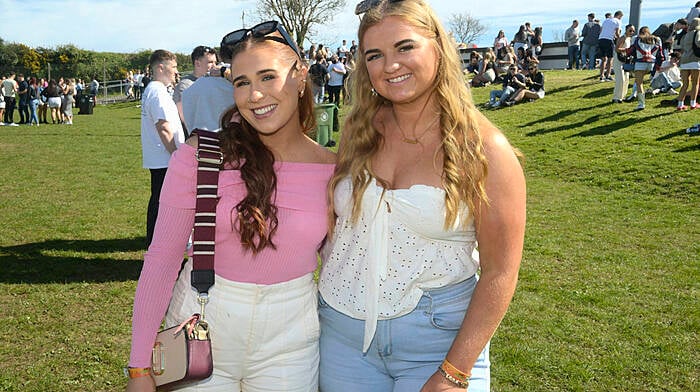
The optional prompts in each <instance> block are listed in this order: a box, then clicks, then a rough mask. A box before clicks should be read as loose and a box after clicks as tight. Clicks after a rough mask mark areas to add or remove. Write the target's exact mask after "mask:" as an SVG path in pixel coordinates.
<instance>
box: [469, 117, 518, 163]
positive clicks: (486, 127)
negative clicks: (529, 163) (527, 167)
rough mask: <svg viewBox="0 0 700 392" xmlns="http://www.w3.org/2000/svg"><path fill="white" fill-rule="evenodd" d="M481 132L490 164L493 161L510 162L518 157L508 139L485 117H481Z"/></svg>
mask: <svg viewBox="0 0 700 392" xmlns="http://www.w3.org/2000/svg"><path fill="white" fill-rule="evenodd" d="M479 116H480V118H479V120H478V122H479V132H480V133H481V138H482V142H483V144H484V151H485V153H486V157H487V159H488V160H489V162H491V161H493V160H501V159H505V160H510V159H515V160H516V161H517V156H516V153H515V149H514V148H513V146H512V145H511V144H510V142H509V141H508V138H507V137H506V136H505V135H504V134H503V132H501V131H500V130H499V129H498V128H496V126H495V125H494V124H493V123H492V122H491V121H489V120H488V119H487V118H486V117H484V116H483V115H481V114H480V115H479Z"/></svg>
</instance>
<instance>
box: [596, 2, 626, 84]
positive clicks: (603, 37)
mask: <svg viewBox="0 0 700 392" xmlns="http://www.w3.org/2000/svg"><path fill="white" fill-rule="evenodd" d="M621 20H622V11H615V15H614V16H613V17H612V18H606V19H605V20H604V21H603V24H602V25H601V26H600V35H599V36H598V48H599V49H600V58H601V60H600V81H601V82H605V81H610V80H613V79H612V77H611V76H610V73H611V71H612V59H613V56H614V55H615V49H614V48H615V40H617V38H618V37H619V36H620V31H621V28H620V26H622V22H621Z"/></svg>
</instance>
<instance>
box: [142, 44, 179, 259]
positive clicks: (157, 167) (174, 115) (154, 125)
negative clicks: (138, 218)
mask: <svg viewBox="0 0 700 392" xmlns="http://www.w3.org/2000/svg"><path fill="white" fill-rule="evenodd" d="M149 67H150V69H151V75H153V76H152V80H151V82H150V83H148V86H147V87H146V90H144V92H143V99H142V102H141V149H142V154H143V167H144V168H145V169H149V171H150V172H151V197H150V199H149V201H148V213H147V215H146V246H148V245H150V244H151V240H152V239H153V230H154V228H155V224H156V218H157V217H158V200H159V199H160V189H161V188H162V187H163V180H164V179H165V172H166V171H167V169H168V162H169V161H170V155H171V154H172V153H173V152H174V151H175V149H177V147H178V146H179V145H180V144H182V143H183V142H184V141H185V134H184V132H183V130H182V125H181V123H180V116H179V114H178V112H177V106H175V102H174V101H173V99H172V97H171V96H170V93H168V87H169V86H170V87H172V86H173V85H174V84H175V76H176V75H177V57H175V54H173V53H171V52H169V51H167V50H163V49H159V50H156V51H155V52H153V54H151V57H150V59H149Z"/></svg>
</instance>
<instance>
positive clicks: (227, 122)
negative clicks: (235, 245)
mask: <svg viewBox="0 0 700 392" xmlns="http://www.w3.org/2000/svg"><path fill="white" fill-rule="evenodd" d="M257 45H269V46H271V47H274V52H273V53H274V55H275V56H278V57H279V58H281V59H283V60H289V62H290V63H293V62H296V64H297V65H296V66H295V70H294V72H301V73H302V75H306V73H305V67H306V64H305V63H303V62H302V61H301V59H299V56H298V55H297V54H296V53H295V52H294V51H293V50H292V49H291V48H290V47H289V46H287V45H285V44H282V43H279V42H276V41H272V40H267V39H265V37H260V38H253V37H250V38H248V39H247V40H245V41H243V42H241V43H238V44H236V45H235V46H233V47H232V48H231V51H232V55H231V62H232V63H233V59H234V58H236V56H238V55H239V54H242V53H244V52H245V51H247V50H248V49H250V48H251V47H253V46H257ZM304 83H305V87H304V91H305V94H303V95H302V96H301V97H300V98H299V100H298V105H299V123H300V124H301V130H302V132H303V133H305V134H308V132H309V131H311V130H312V129H314V128H316V119H315V118H314V102H313V94H311V91H312V90H311V83H310V81H308V80H304ZM237 113H238V108H237V107H236V106H233V107H232V108H231V109H229V110H228V111H227V112H226V113H225V114H224V115H223V117H222V119H221V131H220V132H219V139H220V140H221V150H222V152H223V154H224V163H225V164H230V165H231V166H232V167H233V168H234V169H237V170H240V172H241V178H242V179H243V182H244V183H245V187H246V191H247V192H246V195H245V197H243V199H242V200H241V201H240V202H239V203H238V204H237V205H236V207H235V216H234V211H231V219H232V220H233V221H234V222H235V221H236V220H237V224H234V225H233V226H234V228H235V229H237V230H238V232H239V234H240V236H241V244H242V245H243V247H244V248H246V249H250V250H251V251H252V252H253V253H258V252H259V251H261V250H263V249H264V248H266V247H271V248H272V249H275V244H274V242H273V237H274V235H275V232H276V231H277V225H278V219H277V206H276V205H275V197H276V191H277V175H276V174H275V170H274V164H275V157H274V154H273V153H272V151H271V150H270V149H269V148H268V147H267V146H266V145H265V143H263V142H262V140H261V139H260V136H259V135H258V132H257V130H256V129H255V128H254V127H253V126H252V125H251V124H250V123H249V122H248V121H246V120H245V118H241V120H240V122H231V118H232V117H233V116H234V115H236V114H237ZM234 218H235V219H234Z"/></svg>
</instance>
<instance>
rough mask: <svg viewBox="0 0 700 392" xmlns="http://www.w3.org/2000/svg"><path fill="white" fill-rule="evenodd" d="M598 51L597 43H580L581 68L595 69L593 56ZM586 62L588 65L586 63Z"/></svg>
mask: <svg viewBox="0 0 700 392" xmlns="http://www.w3.org/2000/svg"><path fill="white" fill-rule="evenodd" d="M597 53H598V45H591V44H582V46H581V68H583V67H586V66H587V67H588V69H595V56H596V54H597ZM586 62H588V65H586Z"/></svg>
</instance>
